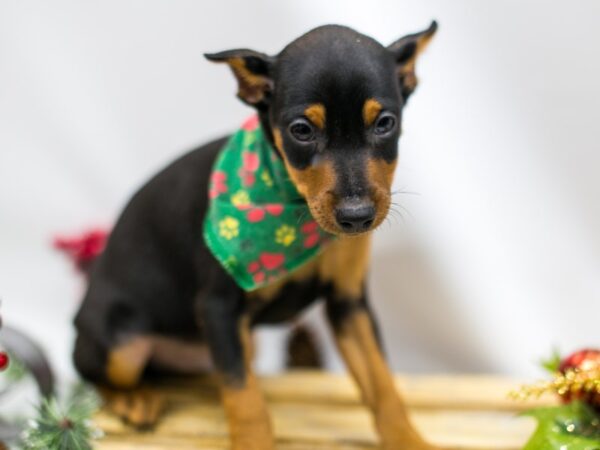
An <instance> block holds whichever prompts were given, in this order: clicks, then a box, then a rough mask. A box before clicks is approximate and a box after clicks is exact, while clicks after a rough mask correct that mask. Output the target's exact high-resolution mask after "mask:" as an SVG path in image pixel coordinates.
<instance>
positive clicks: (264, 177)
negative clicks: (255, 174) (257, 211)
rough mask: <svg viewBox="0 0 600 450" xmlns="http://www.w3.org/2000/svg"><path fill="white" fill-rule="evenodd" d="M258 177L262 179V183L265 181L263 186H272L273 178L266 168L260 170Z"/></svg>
mask: <svg viewBox="0 0 600 450" xmlns="http://www.w3.org/2000/svg"><path fill="white" fill-rule="evenodd" d="M260 179H261V180H262V181H263V183H265V186H267V187H272V186H273V179H272V178H271V175H269V172H267V171H266V170H263V171H262V172H261V174H260Z"/></svg>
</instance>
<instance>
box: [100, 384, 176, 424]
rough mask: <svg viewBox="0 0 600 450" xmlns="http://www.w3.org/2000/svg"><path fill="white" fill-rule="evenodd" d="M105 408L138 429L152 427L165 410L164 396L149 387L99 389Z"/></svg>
mask: <svg viewBox="0 0 600 450" xmlns="http://www.w3.org/2000/svg"><path fill="white" fill-rule="evenodd" d="M100 393H101V395H102V397H103V399H104V405H105V407H106V409H107V410H108V411H110V412H112V413H113V414H115V415H117V416H119V417H120V418H121V420H123V422H125V423H126V424H128V425H131V426H133V427H135V428H137V429H139V430H149V429H152V428H154V426H155V425H156V423H157V422H158V420H159V419H160V417H161V415H162V413H163V412H164V410H165V406H166V401H165V399H164V397H163V396H162V395H161V394H159V393H157V392H154V391H151V390H149V389H144V388H139V389H136V390H132V391H117V390H110V389H101V390H100Z"/></svg>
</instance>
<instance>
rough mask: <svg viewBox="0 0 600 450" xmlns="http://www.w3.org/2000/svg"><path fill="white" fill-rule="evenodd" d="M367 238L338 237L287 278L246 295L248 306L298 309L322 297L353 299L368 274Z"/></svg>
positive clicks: (359, 292)
mask: <svg viewBox="0 0 600 450" xmlns="http://www.w3.org/2000/svg"><path fill="white" fill-rule="evenodd" d="M369 251H370V236H369V235H360V236H357V237H351V238H340V239H338V240H336V241H334V242H332V243H330V244H328V245H327V247H326V248H325V249H323V251H322V252H321V254H320V255H319V256H318V257H316V258H314V259H313V260H311V261H310V262H308V263H306V264H305V265H303V266H302V267H300V268H298V269H297V270H295V271H294V272H293V273H291V274H289V275H288V276H286V277H284V278H282V279H280V280H278V281H276V282H274V283H272V284H270V285H268V286H265V287H262V288H259V289H256V290H254V291H251V292H249V293H248V294H247V296H248V300H249V301H250V302H251V305H253V306H254V308H255V309H256V310H257V311H259V313H260V310H261V309H262V308H267V307H271V308H273V307H274V305H273V304H275V303H277V304H280V303H281V304H282V307H287V308H288V309H290V310H289V311H288V312H289V314H293V313H294V312H297V311H293V309H294V308H295V307H297V308H298V309H299V310H301V309H302V308H303V307H305V306H307V304H308V303H310V302H311V301H314V300H315V299H316V298H318V297H321V296H324V295H334V296H336V297H340V298H344V299H349V300H351V299H355V298H358V297H360V296H361V295H362V291H363V286H364V281H365V278H366V275H367V271H368V265H369Z"/></svg>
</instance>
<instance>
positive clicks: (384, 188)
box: [367, 158, 397, 227]
mask: <svg viewBox="0 0 600 450" xmlns="http://www.w3.org/2000/svg"><path fill="white" fill-rule="evenodd" d="M396 165H397V160H394V161H392V162H391V163H388V162H386V161H385V160H383V159H374V158H370V159H369V161H368V162H367V176H368V179H369V183H370V185H371V192H372V198H373V201H374V202H375V210H376V211H377V213H376V215H375V220H374V222H373V223H374V226H375V227H377V226H379V225H380V224H381V223H382V222H383V220H384V219H385V218H386V216H387V214H388V210H389V208H390V204H391V202H392V196H391V189H392V183H393V182H394V172H395V170H396Z"/></svg>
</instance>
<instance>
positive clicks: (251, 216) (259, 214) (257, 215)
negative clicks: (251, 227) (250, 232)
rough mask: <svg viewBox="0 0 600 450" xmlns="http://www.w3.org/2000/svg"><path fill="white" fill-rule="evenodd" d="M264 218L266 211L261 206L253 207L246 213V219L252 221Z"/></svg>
mask: <svg viewBox="0 0 600 450" xmlns="http://www.w3.org/2000/svg"><path fill="white" fill-rule="evenodd" d="M264 218H265V212H264V211H263V210H262V209H261V208H253V209H251V210H250V211H248V213H247V214H246V219H248V222H251V223H255V222H260V221H261V220H263V219H264Z"/></svg>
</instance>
